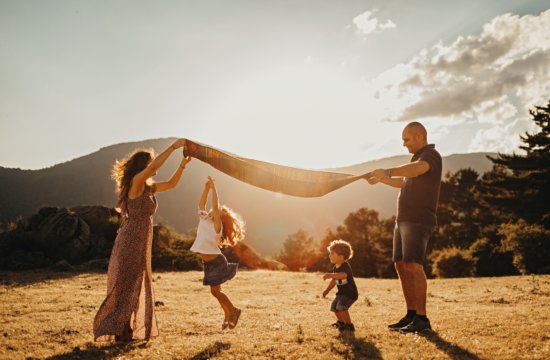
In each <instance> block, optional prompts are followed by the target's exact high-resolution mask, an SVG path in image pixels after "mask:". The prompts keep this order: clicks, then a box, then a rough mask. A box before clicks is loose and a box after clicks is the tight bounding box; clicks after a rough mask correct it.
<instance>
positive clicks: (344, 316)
mask: <svg viewBox="0 0 550 360" xmlns="http://www.w3.org/2000/svg"><path fill="white" fill-rule="evenodd" d="M336 317H337V318H338V320H340V321H342V322H343V323H345V324H351V318H350V316H349V312H348V311H347V310H344V311H337V312H336Z"/></svg>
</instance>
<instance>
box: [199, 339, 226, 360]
mask: <svg viewBox="0 0 550 360" xmlns="http://www.w3.org/2000/svg"><path fill="white" fill-rule="evenodd" d="M230 347H231V344H229V343H224V342H220V341H216V342H215V343H214V344H213V345H210V346H208V347H207V348H205V349H204V350H203V351H201V352H200V353H198V354H196V355H195V356H193V357H192V358H191V360H206V359H211V358H213V357H216V356H218V355H219V354H220V353H221V352H222V351H224V350H228V349H229V348H230Z"/></svg>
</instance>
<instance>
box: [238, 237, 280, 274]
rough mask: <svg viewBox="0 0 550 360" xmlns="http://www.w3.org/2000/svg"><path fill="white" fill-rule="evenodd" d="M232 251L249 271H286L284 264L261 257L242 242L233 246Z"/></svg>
mask: <svg viewBox="0 0 550 360" xmlns="http://www.w3.org/2000/svg"><path fill="white" fill-rule="evenodd" d="M233 251H234V252H235V254H236V255H237V256H238V257H239V260H240V261H241V262H242V263H243V264H244V265H246V267H247V268H249V269H267V270H288V267H287V266H286V265H285V264H283V263H281V262H279V261H275V260H271V259H265V258H263V257H261V256H260V255H259V254H258V253H256V252H255V251H254V250H252V249H251V248H250V247H248V246H247V245H246V244H245V243H243V242H240V243H238V244H237V245H235V246H233Z"/></svg>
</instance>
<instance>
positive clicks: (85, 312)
mask: <svg viewBox="0 0 550 360" xmlns="http://www.w3.org/2000/svg"><path fill="white" fill-rule="evenodd" d="M154 278H155V283H154V286H155V292H156V300H157V301H158V302H159V303H158V306H157V307H156V309H157V319H158V322H159V328H160V332H161V334H160V336H159V337H158V338H156V339H154V340H152V341H149V342H137V343H131V344H115V343H94V342H93V341H92V320H93V317H94V315H95V313H96V311H97V308H98V307H99V305H100V303H101V302H102V300H103V298H104V296H105V290H106V274H73V273H52V272H43V271H36V272H21V273H12V272H7V273H6V272H5V273H1V274H0V299H1V300H0V321H1V325H0V359H10V360H11V359H26V358H32V359H34V358H40V359H44V358H45V359H102V358H105V359H111V358H115V359H208V358H219V359H341V358H344V359H371V358H372V359H478V358H479V359H549V358H550V306H549V303H550V276H536V277H533V276H517V277H503V278H464V279H444V280H439V279H437V280H429V284H428V316H429V317H430V319H431V322H432V325H433V327H434V330H435V331H434V332H432V333H430V334H427V335H422V336H421V335H413V334H409V335H402V334H399V333H394V332H389V331H388V330H386V324H387V323H388V322H391V321H394V320H397V319H398V318H399V317H401V315H403V313H404V310H405V309H404V306H403V300H402V295H401V289H400V287H399V282H398V280H382V279H357V285H358V288H359V292H360V294H359V300H358V301H357V302H356V303H355V305H353V306H352V308H351V310H350V314H351V316H352V319H353V321H354V323H355V325H356V328H357V331H356V332H355V335H349V334H348V335H344V336H340V335H339V334H338V331H337V330H335V329H332V328H330V327H329V325H330V324H331V323H332V322H333V321H334V320H335V319H334V316H333V314H332V313H330V312H329V310H328V308H329V305H330V300H331V298H332V296H333V295H334V291H335V290H333V292H332V293H331V294H330V295H329V298H328V299H322V298H321V296H320V294H321V293H322V291H323V289H324V288H325V286H326V283H325V282H324V281H323V280H322V279H321V277H320V275H319V274H311V273H290V272H271V271H240V272H239V273H238V274H237V276H236V278H235V279H234V280H232V281H230V282H229V283H228V284H227V285H224V286H223V288H224V291H225V292H226V293H227V294H228V295H229V296H230V297H231V299H232V300H233V302H234V303H235V304H236V305H237V306H238V307H241V308H242V309H243V313H242V317H241V320H240V322H239V324H238V326H237V327H236V328H235V329H234V330H225V331H222V330H221V323H222V320H223V315H222V311H221V309H220V308H219V306H218V304H217V302H216V301H215V299H214V298H213V297H212V296H211V295H210V293H209V291H208V289H207V288H205V287H203V286H202V283H201V279H202V273H200V272H196V271H194V272H179V273H172V272H171V273H156V274H154Z"/></svg>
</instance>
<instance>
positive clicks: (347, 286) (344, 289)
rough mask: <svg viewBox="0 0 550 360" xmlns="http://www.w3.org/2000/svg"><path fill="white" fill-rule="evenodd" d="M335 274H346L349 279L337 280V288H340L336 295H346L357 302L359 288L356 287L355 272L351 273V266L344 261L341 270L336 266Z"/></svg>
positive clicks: (333, 270)
mask: <svg viewBox="0 0 550 360" xmlns="http://www.w3.org/2000/svg"><path fill="white" fill-rule="evenodd" d="M332 272H333V273H341V272H345V273H346V274H347V277H346V278H345V279H343V280H335V281H336V286H338V292H337V293H336V295H344V296H345V297H347V298H350V299H352V300H357V298H358V297H359V294H358V292H357V286H356V285H355V280H353V272H352V271H351V266H350V265H349V263H348V262H347V261H344V262H343V263H342V265H340V267H339V268H337V267H336V266H335V267H334V269H332Z"/></svg>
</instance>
